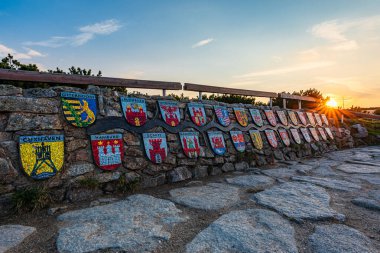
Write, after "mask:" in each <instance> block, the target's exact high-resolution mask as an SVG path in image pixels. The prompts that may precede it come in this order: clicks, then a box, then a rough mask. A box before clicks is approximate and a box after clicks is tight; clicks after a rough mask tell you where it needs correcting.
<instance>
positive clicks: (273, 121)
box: [264, 110, 277, 126]
mask: <svg viewBox="0 0 380 253" xmlns="http://www.w3.org/2000/svg"><path fill="white" fill-rule="evenodd" d="M264 112H265V116H267V119H268V121H269V124H271V125H272V126H276V125H277V120H276V116H274V113H273V111H272V110H264Z"/></svg>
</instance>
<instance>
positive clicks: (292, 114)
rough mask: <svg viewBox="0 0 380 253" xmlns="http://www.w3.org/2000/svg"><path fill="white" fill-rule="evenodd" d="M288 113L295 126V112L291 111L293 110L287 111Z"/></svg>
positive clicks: (296, 121)
mask: <svg viewBox="0 0 380 253" xmlns="http://www.w3.org/2000/svg"><path fill="white" fill-rule="evenodd" d="M288 115H289V118H290V120H291V121H292V123H293V124H294V125H296V126H297V125H298V120H297V116H296V113H295V112H293V111H288Z"/></svg>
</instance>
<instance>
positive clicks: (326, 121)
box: [321, 114, 329, 126]
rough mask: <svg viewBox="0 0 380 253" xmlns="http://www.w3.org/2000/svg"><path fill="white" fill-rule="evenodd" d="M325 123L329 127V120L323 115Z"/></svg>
mask: <svg viewBox="0 0 380 253" xmlns="http://www.w3.org/2000/svg"><path fill="white" fill-rule="evenodd" d="M321 116H322V120H323V122H324V123H325V124H326V126H328V125H329V120H328V119H327V117H326V115H325V114H321Z"/></svg>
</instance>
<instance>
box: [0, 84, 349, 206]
mask: <svg viewBox="0 0 380 253" xmlns="http://www.w3.org/2000/svg"><path fill="white" fill-rule="evenodd" d="M62 91H73V92H81V93H89V94H95V95H97V103H98V114H97V119H102V118H107V117H123V115H122V110H121V106H120V102H119V97H120V96H126V95H127V94H122V93H120V92H116V91H112V90H111V89H109V88H100V87H96V86H89V87H88V88H87V89H79V88H73V87H59V86H57V87H51V88H47V89H42V88H32V89H21V88H18V87H14V86H11V85H0V200H1V201H0V203H2V204H3V205H5V204H4V203H7V201H9V199H10V196H11V194H12V192H14V191H16V190H17V189H21V188H24V187H28V186H45V187H48V188H50V189H51V192H53V193H54V197H55V199H56V200H57V201H63V200H69V201H80V200H84V199H87V198H89V197H91V196H94V195H98V194H102V193H114V192H117V191H120V190H125V188H128V187H127V186H128V184H136V182H139V185H140V187H155V186H158V185H162V184H165V183H172V182H178V181H182V180H186V179H189V178H202V177H206V176H208V175H218V174H221V173H223V172H228V171H233V170H247V169H249V168H250V167H256V166H262V165H264V164H268V163H269V164H270V163H273V162H275V161H276V160H295V159H299V158H302V157H310V156H313V155H316V154H317V155H318V154H321V153H323V152H327V151H329V150H335V149H336V148H337V146H336V141H338V142H339V145H340V146H341V147H344V146H345V145H346V143H350V138H351V137H350V135H349V133H345V132H344V131H343V132H339V131H338V129H336V128H335V127H332V128H331V129H332V130H333V133H334V135H335V137H336V138H335V140H334V141H332V140H330V139H328V140H327V141H323V140H321V141H319V142H315V141H312V142H311V143H306V142H305V140H304V139H303V138H302V135H301V134H300V135H301V139H302V143H301V144H296V143H295V142H294V141H293V139H292V138H290V139H291V145H290V146H289V147H285V146H284V144H283V143H282V142H281V140H280V137H279V136H278V135H277V139H278V142H279V147H278V148H276V149H274V148H271V147H270V145H269V144H268V142H267V139H266V137H265V135H264V134H263V133H261V137H262V140H263V142H264V148H263V149H262V150H257V149H254V148H253V147H252V141H251V140H250V137H249V135H248V133H247V131H245V132H244V135H245V142H246V146H247V149H246V151H245V152H244V153H238V152H237V151H236V150H235V148H234V147H233V144H232V142H231V139H230V136H229V134H228V132H225V133H224V138H225V141H226V145H227V152H226V153H225V155H223V156H215V155H214V154H213V152H212V150H210V148H208V147H207V143H206V142H207V141H208V140H205V139H204V136H206V135H200V142H201V143H200V144H201V145H202V146H203V148H202V152H201V157H199V158H197V159H190V158H187V157H186V156H185V155H184V153H183V152H182V148H181V144H180V140H179V138H178V134H175V133H169V132H167V130H165V129H164V128H162V127H155V128H153V129H150V130H148V132H166V137H167V142H168V148H169V154H168V157H167V158H166V159H165V161H164V163H162V164H153V163H152V162H151V161H149V160H148V159H147V157H146V156H145V151H144V147H143V142H142V137H141V134H137V133H134V132H129V131H126V130H124V129H110V130H109V131H107V132H108V133H122V134H123V140H124V149H125V155H124V160H123V164H122V166H121V167H120V168H118V169H116V170H113V171H104V170H101V169H99V168H97V167H96V166H95V164H94V162H93V158H92V152H91V147H90V145H89V144H90V141H89V136H88V134H87V132H86V129H85V128H77V127H74V126H72V125H70V124H69V123H68V122H67V121H66V120H65V119H64V117H63V113H62V108H61V104H60V92H62ZM137 97H144V98H145V99H146V104H147V110H148V113H147V115H148V120H149V119H152V118H154V117H158V118H160V117H161V116H160V114H159V113H158V106H157V100H161V99H165V100H172V98H171V97H161V96H152V97H150V96H141V95H139V96H137ZM187 102H189V101H180V102H179V103H180V111H181V121H182V122H184V121H191V119H190V118H189V115H188V112H187V111H186V103H187ZM202 103H203V104H204V105H205V110H206V114H207V118H208V121H211V120H212V119H213V117H214V111H213V109H212V106H213V105H215V104H220V105H225V106H227V107H228V110H229V116H230V119H231V121H232V124H234V123H236V118H235V115H234V113H233V109H232V108H233V107H244V108H254V107H253V106H252V105H242V104H239V105H230V104H223V103H218V102H215V101H202ZM259 109H269V108H265V107H260V108H259ZM272 109H273V110H278V109H279V108H272ZM261 114H262V117H263V119H264V123H265V124H266V125H268V124H269V123H268V122H267V120H266V117H265V114H264V113H263V112H262V111H261ZM277 121H278V122H279V120H278V119H277ZM288 121H289V122H290V119H288ZM249 123H252V118H251V117H249ZM236 124H237V123H236ZM42 134H43V135H47V134H64V136H65V161H64V166H63V168H62V170H61V171H60V172H59V173H58V174H57V175H55V176H54V177H52V178H49V179H47V180H43V181H41V180H39V181H37V180H33V179H32V178H30V177H28V176H27V175H26V174H25V173H24V172H23V169H22V167H21V165H20V157H19V151H18V141H19V137H20V136H22V135H42ZM342 143H343V144H342ZM348 145H350V144H348Z"/></svg>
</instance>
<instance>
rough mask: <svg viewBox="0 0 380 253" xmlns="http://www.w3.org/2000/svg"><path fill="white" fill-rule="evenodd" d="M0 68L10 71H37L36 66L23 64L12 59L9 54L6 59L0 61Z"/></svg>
mask: <svg viewBox="0 0 380 253" xmlns="http://www.w3.org/2000/svg"><path fill="white" fill-rule="evenodd" d="M0 68H1V69H12V70H27V71H39V69H38V67H37V65H36V64H30V63H29V64H23V63H21V62H19V61H18V60H16V59H14V58H13V56H12V55H11V54H8V55H7V56H6V57H4V58H3V59H1V62H0Z"/></svg>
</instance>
